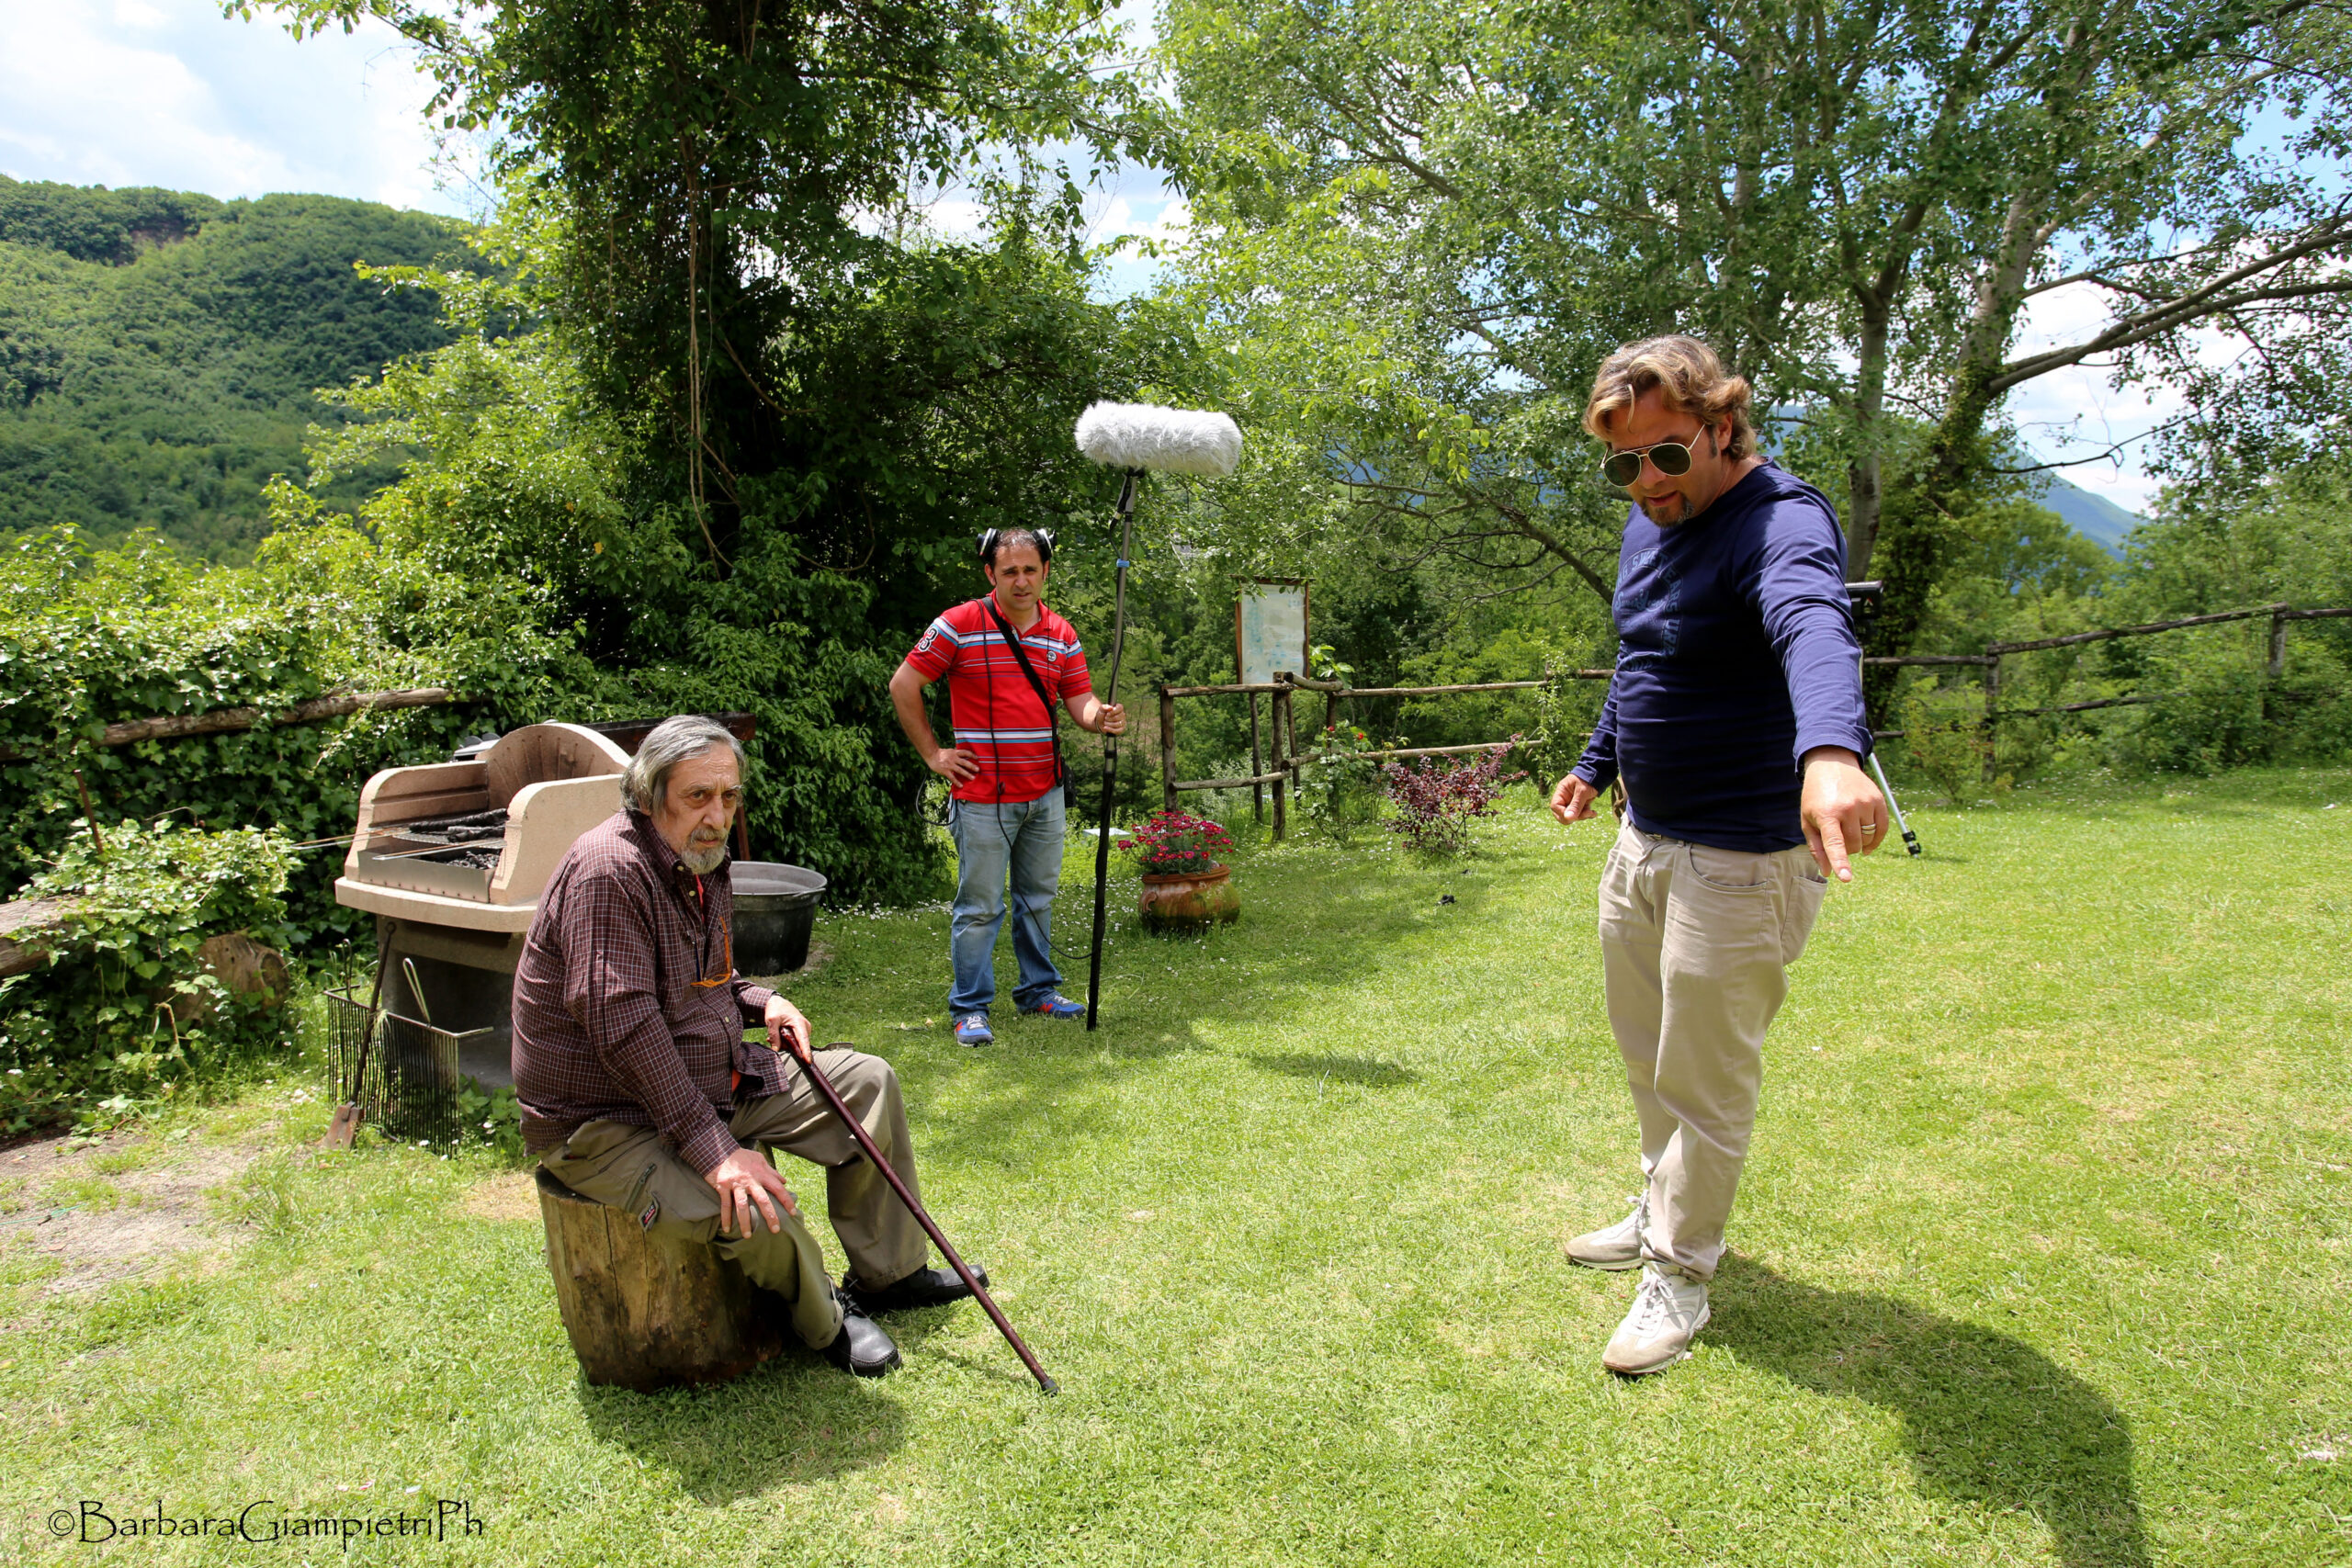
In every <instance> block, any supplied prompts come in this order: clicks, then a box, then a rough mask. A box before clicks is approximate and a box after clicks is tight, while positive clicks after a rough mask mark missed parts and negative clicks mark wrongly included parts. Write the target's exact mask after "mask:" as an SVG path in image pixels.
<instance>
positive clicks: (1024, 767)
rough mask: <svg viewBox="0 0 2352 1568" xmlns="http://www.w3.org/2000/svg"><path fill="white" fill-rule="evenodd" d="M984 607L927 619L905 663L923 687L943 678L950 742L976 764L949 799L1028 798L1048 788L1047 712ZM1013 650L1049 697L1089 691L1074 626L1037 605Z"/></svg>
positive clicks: (1050, 745)
mask: <svg viewBox="0 0 2352 1568" xmlns="http://www.w3.org/2000/svg"><path fill="white" fill-rule="evenodd" d="M989 603H990V600H989V599H987V598H982V599H973V600H969V601H967V603H965V604H958V605H956V607H955V608H954V609H952V610H950V611H948V612H947V613H946V614H945V615H942V616H940V617H939V618H938V619H937V620H935V621H933V622H932V623H931V626H930V629H928V630H926V631H925V632H924V633H923V634H922V640H921V641H919V642H917V643H916V644H915V649H914V651H913V652H912V653H910V654H908V655H907V662H908V663H909V664H911V665H913V666H914V668H915V672H916V673H917V674H919V675H921V676H922V678H923V680H924V681H925V682H932V681H936V680H938V679H939V678H940V677H941V676H942V675H944V676H946V677H947V705H948V710H949V714H950V716H951V718H952V720H953V722H954V724H955V727H956V745H957V746H958V747H959V748H961V749H963V750H967V751H971V752H973V753H975V754H977V755H978V758H979V760H980V771H979V772H978V773H974V774H973V775H972V776H971V778H970V779H969V780H968V781H967V782H966V783H964V784H957V785H956V799H958V800H971V801H978V802H981V803H983V804H985V803H989V802H993V801H1000V800H1003V801H1024V800H1035V799H1036V798H1037V797H1038V796H1039V795H1044V794H1045V793H1046V791H1048V790H1050V789H1052V788H1053V787H1054V715H1053V711H1052V710H1051V709H1048V708H1046V707H1044V706H1043V705H1040V704H1039V703H1038V701H1037V694H1036V692H1035V690H1033V689H1032V688H1031V687H1030V684H1029V682H1028V680H1027V678H1026V677H1025V676H1023V674H1022V673H1021V666H1020V665H1019V664H1018V663H1017V662H1015V660H1014V659H1013V656H1012V647H1011V646H1010V645H1009V644H1007V643H1006V641H1005V640H1004V633H1003V632H1002V631H1001V630H1000V629H998V626H997V622H996V617H995V616H993V615H989ZM1007 624H1008V625H1009V624H1010V621H1009V619H1008V622H1007ZM1021 647H1022V649H1023V651H1025V652H1026V653H1027V654H1028V655H1029V668H1030V669H1032V670H1034V671H1036V672H1037V679H1038V680H1039V681H1040V682H1044V684H1045V688H1046V691H1047V692H1049V693H1051V694H1053V695H1054V696H1055V697H1056V698H1057V699H1058V698H1068V697H1076V696H1081V695H1083V694H1086V693H1088V692H1091V691H1092V690H1093V689H1094V680H1093V677H1092V676H1091V675H1089V674H1088V673H1087V672H1086V650H1085V649H1082V648H1080V646H1079V644H1078V632H1077V630H1076V628H1074V627H1073V626H1071V625H1070V624H1069V622H1068V621H1065V620H1063V619H1062V618H1061V617H1060V616H1059V615H1055V614H1054V613H1053V611H1051V610H1049V609H1047V608H1046V606H1045V605H1043V604H1040V605H1038V606H1037V618H1036V619H1035V620H1034V621H1032V622H1030V623H1029V629H1028V630H1027V631H1025V632H1023V633H1022V634H1021Z"/></svg>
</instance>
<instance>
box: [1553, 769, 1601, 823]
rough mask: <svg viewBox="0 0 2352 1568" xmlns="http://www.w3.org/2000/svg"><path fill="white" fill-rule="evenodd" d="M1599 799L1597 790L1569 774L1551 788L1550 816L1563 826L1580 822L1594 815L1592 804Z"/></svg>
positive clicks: (1574, 775)
mask: <svg viewBox="0 0 2352 1568" xmlns="http://www.w3.org/2000/svg"><path fill="white" fill-rule="evenodd" d="M1599 799H1600V791H1599V790H1597V789H1595V788H1593V787H1592V786H1591V785H1590V784H1587V783H1585V782H1584V780H1582V779H1580V778H1578V777H1577V775H1576V774H1574V773H1570V774H1569V775H1568V776H1567V777H1566V778H1564V779H1562V780H1561V781H1560V782H1559V783H1558V784H1554V785H1553V786H1552V815H1553V816H1555V817H1556V818H1559V819H1560V821H1561V823H1562V824H1563V825H1566V824H1568V823H1572V822H1581V821H1583V820H1584V819H1585V818H1589V817H1591V816H1593V815H1594V814H1595V813H1594V812H1593V809H1592V803H1593V802H1594V801H1596V800H1599Z"/></svg>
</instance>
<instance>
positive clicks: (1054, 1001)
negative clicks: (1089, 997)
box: [1022, 991, 1086, 1018]
mask: <svg viewBox="0 0 2352 1568" xmlns="http://www.w3.org/2000/svg"><path fill="white" fill-rule="evenodd" d="M1022 1011H1023V1012H1025V1013H1034V1014H1035V1015H1036V1016H1037V1017H1039V1018H1084V1017H1085V1016H1086V1004H1085V1003H1083V1002H1074V1001H1072V1000H1070V999H1069V998H1068V997H1066V996H1064V995H1062V994H1061V993H1060V992H1059V991H1056V992H1055V993H1054V994H1053V995H1052V996H1050V997H1047V998H1046V999H1045V1000H1044V1001H1042V1002H1039V1003H1038V1004H1037V1005H1036V1006H1035V1007H1033V1008H1023V1009H1022Z"/></svg>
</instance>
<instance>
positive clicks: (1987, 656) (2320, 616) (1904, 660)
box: [1862, 603, 2352, 781]
mask: <svg viewBox="0 0 2352 1568" xmlns="http://www.w3.org/2000/svg"><path fill="white" fill-rule="evenodd" d="M2266 615H2267V616H2268V617H2269V618H2270V647H2269V649H2268V658H2267V660H2266V662H2265V670H2266V671H2267V674H2268V675H2269V677H2270V679H2272V680H2274V681H2275V680H2277V679H2278V677H2279V676H2281V675H2283V674H2285V673H2286V670H2287V627H2288V625H2289V624H2290V622H2294V621H2326V620H2341V619H2344V618H2346V617H2347V616H2352V607H2346V608H2337V609H2324V610H2299V609H2297V608H2296V607H2295V606H2294V605H2292V604H2284V603H2280V604H2256V605H2254V606H2253V607H2251V608H2249V609H2245V610H2221V611H2217V612H2215V613H2214V614H2212V615H2183V616H2181V617H2180V618H2178V619H2177V620H2170V621H2148V622H2144V623H2143V624H2142V625H2140V626H2101V627H2099V628H2098V629H2097V630H2094V631H2086V632H2071V633H2068V634H2067V635H2066V636H2064V637H2027V638H2022V639H2019V640H2017V641H2013V642H1988V643H1986V644H1985V651H1984V652H1983V653H1913V654H1904V655H1900V656H1897V657H1892V658H1870V659H1865V660H1862V662H1863V663H1864V664H1878V665H1923V666H1924V665H1961V666H1973V667H1974V668H1977V669H1981V670H1983V671H1985V717H1984V719H1983V720H1982V721H1981V722H1982V724H1983V727H1984V732H1985V778H1986V780H1987V781H1990V780H1991V779H1992V777H1993V775H1994V768H1995V759H1994V745H1995V742H1996V740H1997V739H1998V737H1999V731H2000V723H2001V721H2002V720H2003V719H2005V718H2031V717H2037V716H2041V715H2043V714H2053V713H2088V712H2091V711H2092V710H2093V709H2097V708H2118V707H2138V706H2143V705H2146V704H2149V703H2153V702H2155V701H2157V700H2158V698H2157V696H2156V695H2154V694H2146V693H2143V694H2135V695H2131V696H2121V697H2099V698H2097V699H2095V700H2093V701H2090V702H2083V703H2057V704H2053V705H2050V706H2047V707H2032V708H2005V707H2003V706H2001V660H2004V659H2008V658H2012V657H2014V656H2016V655H2018V654H2021V653H2047V652H2049V651H2050V650H2051V649H2060V648H2080V647H2083V646H2085V645H2086V644H2089V643H2094V642H2107V641H2109V640H2111V639H2113V638H2115V637H2154V636H2155V635H2157V634H2159V633H2162V632H2177V631H2186V630H2188V629H2190V628H2191V627H2195V626H2224V625H2227V624H2229V623H2230V622H2233V621H2252V620H2259V619H2261V618H2262V617H2264V616H2266ZM1871 733H1872V734H1873V735H1874V736H1875V737H1877V738H1879V739H1897V738H1899V737H1901V736H1902V735H1903V733H1904V732H1903V731H1902V730H1900V729H1880V730H1873V731H1872V732H1871Z"/></svg>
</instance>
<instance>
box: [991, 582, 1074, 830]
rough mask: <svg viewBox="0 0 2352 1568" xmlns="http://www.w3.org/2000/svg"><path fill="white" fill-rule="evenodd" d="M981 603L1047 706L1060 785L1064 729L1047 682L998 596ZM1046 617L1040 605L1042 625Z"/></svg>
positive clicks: (1056, 781) (1055, 780) (1057, 778)
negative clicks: (1041, 677) (1047, 692)
mask: <svg viewBox="0 0 2352 1568" xmlns="http://www.w3.org/2000/svg"><path fill="white" fill-rule="evenodd" d="M981 603H982V604H986V605H987V606H988V609H989V619H990V620H992V621H994V622H995V623H996V629H997V630H999V631H1001V632H1002V633H1003V634H1004V640H1005V643H1006V645H1007V646H1008V647H1010V648H1011V649H1012V657H1013V658H1014V659H1015V660H1019V661H1020V664H1021V673H1022V674H1023V675H1025V676H1027V677H1028V679H1029V689H1030V690H1031V691H1033V692H1035V693H1036V694H1037V700H1038V701H1039V702H1041V703H1043V704H1045V705H1046V728H1047V729H1049V730H1051V731H1052V732H1053V736H1054V782H1055V783H1056V784H1059V783H1061V782H1062V777H1063V769H1062V727H1061V720H1060V718H1059V717H1058V716H1057V715H1056V714H1055V712H1054V699H1053V698H1052V697H1050V696H1048V695H1046V682H1043V681H1040V680H1039V679H1037V671H1035V669H1033V668H1032V667H1031V666H1030V663H1029V650H1028V649H1025V648H1023V647H1022V646H1021V635H1020V634H1019V633H1018V632H1016V631H1014V630H1013V629H1012V622H1011V621H1008V620H1006V619H1005V618H1004V612H1003V611H1001V610H1000V609H998V608H997V607H996V595H994V594H993V593H991V594H990V595H989V596H988V598H986V599H984V600H982V601H981ZM1045 615H1046V612H1045V608H1044V606H1042V605H1040V606H1039V607H1038V610H1037V618H1038V620H1039V621H1040V622H1041V623H1042V622H1043V621H1044V619H1045Z"/></svg>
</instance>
